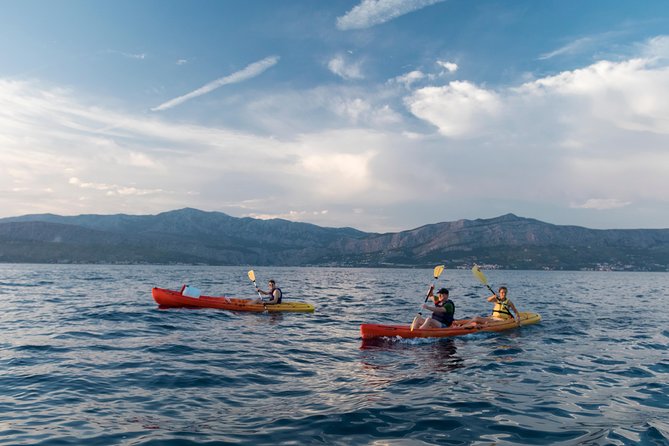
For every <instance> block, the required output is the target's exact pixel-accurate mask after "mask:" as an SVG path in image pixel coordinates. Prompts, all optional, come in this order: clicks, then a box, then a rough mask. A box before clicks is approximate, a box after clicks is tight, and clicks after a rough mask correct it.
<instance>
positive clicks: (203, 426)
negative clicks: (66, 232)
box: [0, 264, 669, 446]
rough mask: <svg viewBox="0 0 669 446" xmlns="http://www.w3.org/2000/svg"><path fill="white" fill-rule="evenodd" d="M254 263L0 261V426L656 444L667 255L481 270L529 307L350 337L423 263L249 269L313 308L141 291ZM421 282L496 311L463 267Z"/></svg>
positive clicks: (154, 442) (217, 287)
mask: <svg viewBox="0 0 669 446" xmlns="http://www.w3.org/2000/svg"><path fill="white" fill-rule="evenodd" d="M251 268H252V267H251V266H246V267H213V266H152V265H32V264H0V302H1V307H0V444H1V445H128V446H130V445H134V446H140V445H141V446H158V445H174V446H176V445H179V446H182V445H185V446H189V445H207V446H217V445H379V446H381V445H383V446H389V445H415V446H419V445H421V446H422V445H669V274H668V273H632V272H556V271H504V270H487V271H486V270H484V273H485V275H486V277H487V279H488V282H489V283H490V284H491V286H493V287H498V286H501V285H505V286H507V287H508V288H509V297H510V298H511V300H512V301H513V302H514V303H515V305H516V306H517V307H518V309H519V310H520V311H531V312H537V313H539V314H541V316H542V318H543V319H542V321H541V322H540V323H539V324H537V325H531V326H525V327H521V328H518V329H514V330H510V331H506V332H501V333H483V332H478V333H473V334H470V335H466V336H461V337H455V338H449V339H421V340H401V339H384V340H381V341H375V342H364V343H363V341H362V340H361V337H360V324H361V323H389V324H397V323H406V324H408V323H409V322H411V320H412V319H413V317H414V316H415V315H416V313H417V312H418V311H420V309H421V308H420V307H421V304H422V303H423V301H424V297H425V293H426V292H427V289H428V287H429V285H430V284H431V283H432V282H433V281H434V279H433V277H432V269H355V268H289V267H284V268H278V267H255V268H254V271H255V275H256V278H257V280H258V285H259V286H261V287H263V288H266V287H267V281H268V280H269V279H274V280H276V282H277V285H278V286H279V287H280V288H281V289H282V290H283V291H284V299H285V300H286V301H305V302H310V303H312V304H314V305H315V307H316V311H315V312H314V313H313V314H309V313H306V314H304V313H291V314H289V313H286V314H266V313H263V314H253V313H241V312H228V311H221V310H214V309H161V308H159V307H158V306H157V304H156V303H155V302H154V301H153V299H152V297H151V289H152V287H164V288H172V289H179V288H180V287H181V286H182V285H184V284H188V285H191V286H194V287H197V288H199V289H200V290H201V291H202V293H203V294H206V295H226V296H231V297H232V296H234V297H248V298H252V297H254V296H255V294H254V293H255V290H254V287H253V285H252V283H251V282H250V281H249V279H248V276H247V273H248V271H249V269H251ZM436 286H437V287H442V286H445V287H447V288H449V289H450V297H451V299H452V300H453V301H454V302H455V305H456V318H466V317H471V316H475V315H485V314H488V313H489V312H490V310H491V304H489V303H488V302H486V300H485V298H486V297H487V296H488V295H489V293H488V292H487V290H486V289H485V287H483V286H482V285H481V283H480V282H479V281H478V280H476V279H475V278H474V277H473V276H472V274H471V272H470V271H468V270H457V269H450V268H449V266H448V265H446V270H445V271H444V272H443V274H442V275H441V277H440V278H439V279H438V280H437V281H436ZM423 311H425V310H423Z"/></svg>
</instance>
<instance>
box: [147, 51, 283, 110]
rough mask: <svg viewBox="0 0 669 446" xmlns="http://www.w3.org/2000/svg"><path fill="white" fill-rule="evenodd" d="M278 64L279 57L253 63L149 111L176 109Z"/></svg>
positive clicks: (257, 74)
mask: <svg viewBox="0 0 669 446" xmlns="http://www.w3.org/2000/svg"><path fill="white" fill-rule="evenodd" d="M278 62H279V56H270V57H266V58H264V59H262V60H260V61H258V62H254V63H252V64H250V65H248V66H246V67H245V68H244V69H242V70H239V71H237V72H235V73H232V74H231V75H229V76H225V77H221V78H219V79H216V80H215V81H212V82H209V83H208V84H206V85H203V86H202V87H200V88H198V89H197V90H193V91H191V92H190V93H187V94H185V95H183V96H179V97H176V98H174V99H170V100H169V101H167V102H163V103H162V104H160V105H158V106H157V107H153V108H152V109H151V111H164V110H167V109H170V108H172V107H176V106H177V105H181V104H183V103H184V102H186V101H189V100H191V99H193V98H196V97H198V96H202V95H205V94H207V93H211V92H212V91H214V90H216V89H217V88H220V87H222V86H223V85H229V84H236V83H238V82H243V81H245V80H248V79H251V78H254V77H256V76H259V75H260V74H262V73H263V72H265V71H266V70H268V69H269V68H271V67H273V66H274V65H276V64H277V63H278Z"/></svg>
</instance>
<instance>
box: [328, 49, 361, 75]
mask: <svg viewBox="0 0 669 446" xmlns="http://www.w3.org/2000/svg"><path fill="white" fill-rule="evenodd" d="M328 68H329V70H330V71H332V72H333V73H334V74H336V75H337V76H339V77H341V78H343V79H347V80H351V79H363V78H364V76H363V74H362V70H361V63H360V62H355V63H348V62H347V60H346V58H345V57H344V56H342V55H341V54H339V55H337V56H335V57H333V58H332V59H330V61H329V62H328Z"/></svg>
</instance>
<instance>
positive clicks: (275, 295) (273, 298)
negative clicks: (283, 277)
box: [256, 279, 283, 305]
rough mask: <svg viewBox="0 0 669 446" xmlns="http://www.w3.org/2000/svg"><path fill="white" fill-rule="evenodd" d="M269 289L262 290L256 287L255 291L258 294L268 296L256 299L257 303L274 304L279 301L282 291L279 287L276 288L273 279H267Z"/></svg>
mask: <svg viewBox="0 0 669 446" xmlns="http://www.w3.org/2000/svg"><path fill="white" fill-rule="evenodd" d="M268 284H269V290H267V291H263V290H261V289H260V288H256V291H257V292H258V293H259V294H264V295H265V296H269V299H267V300H265V299H256V302H257V303H263V304H265V305H276V304H280V303H281V298H282V297H283V292H282V291H281V288H278V287H277V286H276V282H275V281H274V279H271V280H270V281H269V283H268Z"/></svg>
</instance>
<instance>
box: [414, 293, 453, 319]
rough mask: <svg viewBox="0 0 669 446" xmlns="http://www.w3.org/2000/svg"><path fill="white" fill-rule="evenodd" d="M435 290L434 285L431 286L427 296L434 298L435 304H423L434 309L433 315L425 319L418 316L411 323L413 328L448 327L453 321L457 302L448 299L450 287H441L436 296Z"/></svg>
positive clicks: (428, 308) (429, 308)
mask: <svg viewBox="0 0 669 446" xmlns="http://www.w3.org/2000/svg"><path fill="white" fill-rule="evenodd" d="M433 290H434V285H433V286H431V287H430V291H428V294H427V297H431V298H432V301H433V302H434V306H430V305H427V304H423V308H425V309H426V310H430V311H432V316H430V317H428V318H427V319H423V317H422V316H421V315H418V316H416V318H415V319H414V320H413V322H412V323H411V330H415V329H417V328H446V327H450V326H451V324H452V323H453V315H454V314H455V304H454V303H453V301H451V300H448V289H446V288H442V289H440V290H439V291H438V292H437V295H436V296H435V295H434V294H433Z"/></svg>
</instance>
